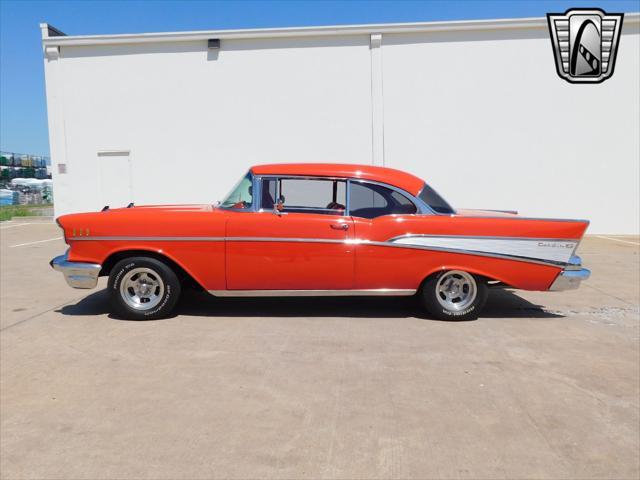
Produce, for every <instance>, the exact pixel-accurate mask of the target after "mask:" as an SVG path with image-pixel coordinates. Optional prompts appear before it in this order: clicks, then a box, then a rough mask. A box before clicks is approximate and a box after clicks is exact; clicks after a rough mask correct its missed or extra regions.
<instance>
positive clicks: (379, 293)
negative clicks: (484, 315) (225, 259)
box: [209, 288, 416, 297]
mask: <svg viewBox="0 0 640 480" xmlns="http://www.w3.org/2000/svg"><path fill="white" fill-rule="evenodd" d="M209 293H210V294H211V295H214V296H216V297H364V296H372V297H402V296H405V297H408V296H411V295H415V293H416V290H415V289H411V288H407V289H391V288H374V289H364V290H209Z"/></svg>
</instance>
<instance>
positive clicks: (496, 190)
mask: <svg viewBox="0 0 640 480" xmlns="http://www.w3.org/2000/svg"><path fill="white" fill-rule="evenodd" d="M629 30H631V31H633V33H631V34H630V33H629ZM626 32H627V33H626V34H624V35H622V39H621V42H620V48H619V56H618V60H617V63H616V67H615V73H614V75H613V77H611V78H610V79H608V80H607V81H605V82H604V83H601V84H595V85H574V84H569V83H567V82H566V81H564V80H561V79H560V78H559V77H558V76H557V74H556V72H555V68H554V66H553V64H552V60H553V58H552V51H551V46H550V40H549V36H548V32H547V31H546V30H530V31H527V30H522V31H504V32H495V31H494V32H457V33H455V34H454V33H449V32H447V33H438V34H410V35H406V34H404V35H403V34H398V35H385V37H384V43H383V45H384V46H383V65H384V67H383V69H384V99H385V102H384V122H385V123H384V132H385V135H384V145H385V164H386V165H387V166H392V167H396V168H400V169H407V170H411V171H413V172H414V173H416V174H417V175H419V176H421V177H423V178H425V179H426V180H428V181H429V182H430V183H431V184H432V185H433V186H434V188H436V189H437V190H438V191H440V192H441V193H442V194H443V195H444V196H445V197H446V198H447V199H448V200H450V202H451V203H452V204H453V205H455V206H458V207H468V208H472V207H473V208H490V209H512V210H518V211H519V212H520V213H521V214H524V215H528V216H534V217H545V216H550V215H551V216H558V217H564V218H587V219H591V221H592V223H591V226H590V229H589V232H591V233H595V232H601V233H604V232H607V233H638V230H639V221H640V210H639V207H640V205H639V204H640V191H639V188H638V183H639V179H640V167H639V166H640V66H639V62H638V59H640V35H638V27H637V24H636V26H635V28H633V29H627V30H626Z"/></svg>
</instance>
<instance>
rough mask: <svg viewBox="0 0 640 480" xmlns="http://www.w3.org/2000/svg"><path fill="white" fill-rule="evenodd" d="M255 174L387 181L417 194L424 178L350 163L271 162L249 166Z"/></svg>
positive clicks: (393, 170) (385, 168) (391, 169)
mask: <svg viewBox="0 0 640 480" xmlns="http://www.w3.org/2000/svg"><path fill="white" fill-rule="evenodd" d="M251 171H252V172H253V173H254V174H255V175H300V176H313V177H338V178H361V179H363V180H373V181H375V182H381V183H388V184H389V185H393V186H394V187H398V188H401V189H402V190H405V191H407V192H409V193H411V194H412V195H418V193H420V190H422V187H423V186H424V180H422V179H421V178H418V177H416V176H415V175H411V174H410V173H406V172H403V171H401V170H396V169H395V168H387V167H375V166H373V165H354V164H350V163H272V164H267V165H255V166H253V167H251Z"/></svg>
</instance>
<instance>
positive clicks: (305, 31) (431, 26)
mask: <svg viewBox="0 0 640 480" xmlns="http://www.w3.org/2000/svg"><path fill="white" fill-rule="evenodd" d="M541 28H547V23H546V19H545V18H517V19H500V20H464V21H452V22H426V23H395V24H376V25H338V26H326V27H290V28H263V29H243V30H204V31H195V32H165V33H141V34H123V35H84V36H64V37H62V36H61V37H46V38H43V40H42V42H43V44H44V45H56V46H73V45H113V44H125V43H152V42H188V41H197V40H206V39H209V38H219V39H223V40H224V39H228V40H231V39H234V40H235V39H255V38H287V37H314V36H338V35H369V34H372V33H382V34H384V33H422V32H425V33H429V32H433V33H435V32H455V31H469V30H504V29H541Z"/></svg>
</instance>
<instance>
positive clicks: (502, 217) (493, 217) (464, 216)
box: [449, 213, 591, 225]
mask: <svg viewBox="0 0 640 480" xmlns="http://www.w3.org/2000/svg"><path fill="white" fill-rule="evenodd" d="M449 216H451V217H462V218H482V219H485V218H492V219H497V220H545V221H549V222H584V223H586V224H587V225H589V224H590V223H591V222H590V220H585V219H582V218H543V217H521V216H519V215H514V216H512V217H507V216H492V215H487V216H484V215H464V214H462V213H461V214H457V213H452V214H450V215H449Z"/></svg>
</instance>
